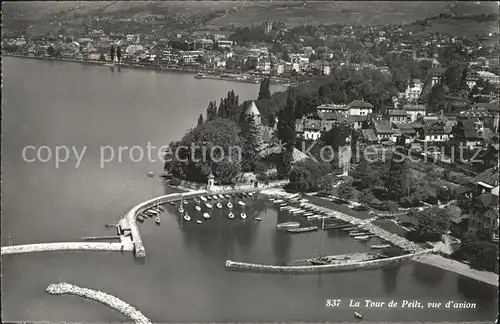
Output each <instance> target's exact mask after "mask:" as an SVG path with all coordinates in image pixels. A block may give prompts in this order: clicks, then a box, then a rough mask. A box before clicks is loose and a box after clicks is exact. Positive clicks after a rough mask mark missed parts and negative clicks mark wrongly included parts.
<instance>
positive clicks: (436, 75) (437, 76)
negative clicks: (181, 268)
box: [429, 67, 446, 87]
mask: <svg viewBox="0 0 500 324" xmlns="http://www.w3.org/2000/svg"><path fill="white" fill-rule="evenodd" d="M444 72H446V70H445V69H444V68H442V67H440V68H432V69H430V70H429V74H430V75H431V87H433V86H435V85H436V84H438V83H440V82H441V78H442V77H443V74H444Z"/></svg>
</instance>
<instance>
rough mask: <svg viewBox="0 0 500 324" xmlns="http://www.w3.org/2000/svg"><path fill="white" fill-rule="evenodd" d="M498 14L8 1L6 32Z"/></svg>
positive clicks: (432, 5) (394, 6)
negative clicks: (146, 21)
mask: <svg viewBox="0 0 500 324" xmlns="http://www.w3.org/2000/svg"><path fill="white" fill-rule="evenodd" d="M493 12H496V13H497V14H498V4H497V2H496V1H495V2H480V3H477V2H451V1H447V2H421V1H373V2H372V1H370V2H368V1H367V2H363V1H359V2H358V1H331V2H330V1H321V2H317V1H315V2H307V1H304V2H298V1H293V2H291V1H290V2H284V1H165V2H163V1H109V2H105V1H103V2H101V1H95V2H94V1H82V2H77V1H60V2H59V1H57V2H56V1H46V2H41V1H40V2H4V3H3V5H2V16H3V24H4V28H5V29H6V30H10V31H11V30H19V29H20V28H21V29H22V28H26V27H29V26H33V27H32V28H35V29H36V28H38V27H40V28H41V27H42V25H51V23H52V25H53V24H57V25H59V23H62V24H66V23H68V24H71V23H72V22H73V23H74V22H75V21H77V20H78V19H85V18H89V17H93V18H104V17H118V16H120V17H126V18H131V19H139V18H145V17H148V16H155V17H157V18H159V20H164V21H165V25H169V24H170V23H172V22H175V23H178V22H181V23H186V25H187V24H188V23H189V22H193V23H195V24H198V25H200V24H201V25H207V26H213V27H220V26H225V25H229V24H234V25H253V24H260V23H262V22H263V21H265V20H266V19H272V20H280V21H283V22H285V23H286V24H287V25H289V26H294V25H299V24H335V23H337V24H346V25H383V24H405V23H411V22H414V21H416V20H421V19H425V18H427V17H430V16H435V15H438V14H439V13H447V14H453V15H470V14H481V13H486V14H489V13H493Z"/></svg>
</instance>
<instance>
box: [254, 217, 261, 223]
mask: <svg viewBox="0 0 500 324" xmlns="http://www.w3.org/2000/svg"><path fill="white" fill-rule="evenodd" d="M254 219H255V220H256V221H259V222H260V221H262V218H260V217H255V218H254Z"/></svg>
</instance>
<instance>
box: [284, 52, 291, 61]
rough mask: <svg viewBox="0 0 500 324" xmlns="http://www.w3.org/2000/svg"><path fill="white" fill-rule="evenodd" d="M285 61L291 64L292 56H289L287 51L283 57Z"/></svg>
mask: <svg viewBox="0 0 500 324" xmlns="http://www.w3.org/2000/svg"><path fill="white" fill-rule="evenodd" d="M282 59H283V61H285V62H290V55H289V54H288V51H287V50H284V51H283V57H282Z"/></svg>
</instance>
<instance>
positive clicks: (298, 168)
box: [289, 159, 333, 192]
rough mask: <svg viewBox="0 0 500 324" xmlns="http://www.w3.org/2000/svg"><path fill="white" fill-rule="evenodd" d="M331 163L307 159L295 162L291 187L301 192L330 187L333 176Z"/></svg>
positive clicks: (291, 174)
mask: <svg viewBox="0 0 500 324" xmlns="http://www.w3.org/2000/svg"><path fill="white" fill-rule="evenodd" d="M330 172H331V167H330V164H328V163H321V162H314V161H313V160H310V159H307V160H305V161H301V162H297V163H295V164H294V166H293V168H292V170H291V171H290V175H289V178H290V183H289V189H291V190H296V191H300V192H311V191H318V190H324V189H328V188H330V187H331V186H332V182H333V177H332V176H331V175H329V173H330Z"/></svg>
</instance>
